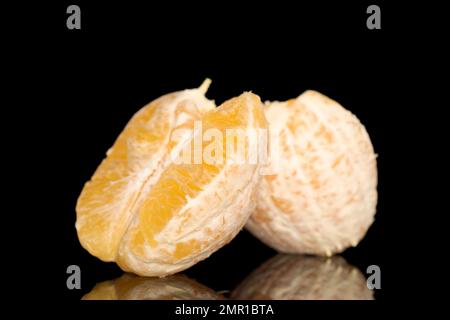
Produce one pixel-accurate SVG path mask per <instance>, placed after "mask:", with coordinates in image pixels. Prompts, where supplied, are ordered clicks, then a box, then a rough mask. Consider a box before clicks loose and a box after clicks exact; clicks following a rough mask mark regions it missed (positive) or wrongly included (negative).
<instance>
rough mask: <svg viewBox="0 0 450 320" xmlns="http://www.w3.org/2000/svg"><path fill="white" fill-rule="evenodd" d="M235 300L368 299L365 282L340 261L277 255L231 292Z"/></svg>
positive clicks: (342, 260)
mask: <svg viewBox="0 0 450 320" xmlns="http://www.w3.org/2000/svg"><path fill="white" fill-rule="evenodd" d="M231 298H232V299H239V300H247V299H249V300H258V299H261V300H272V299H273V300H372V299H373V293H372V291H371V290H369V289H368V288H367V284H366V279H365V278H364V276H363V275H362V273H361V272H360V271H359V270H358V269H357V268H356V267H353V266H351V265H349V264H348V263H347V262H346V261H345V260H344V258H342V257H339V256H335V257H331V258H325V257H314V256H298V255H286V254H278V255H277V256H275V257H274V258H272V259H270V260H269V261H267V262H265V263H264V264H263V265H262V266H260V267H259V268H258V269H256V270H255V271H254V272H252V273H251V274H250V275H249V276H248V277H247V278H246V279H245V280H244V281H243V282H242V283H241V284H240V285H239V286H238V287H237V288H236V289H235V290H234V291H233V292H232V295H231Z"/></svg>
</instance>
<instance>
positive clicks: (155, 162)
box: [76, 83, 266, 276]
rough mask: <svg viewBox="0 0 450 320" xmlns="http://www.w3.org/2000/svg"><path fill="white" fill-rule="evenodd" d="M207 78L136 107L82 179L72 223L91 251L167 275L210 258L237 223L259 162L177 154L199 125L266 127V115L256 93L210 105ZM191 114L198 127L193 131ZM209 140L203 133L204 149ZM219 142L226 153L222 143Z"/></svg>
mask: <svg viewBox="0 0 450 320" xmlns="http://www.w3.org/2000/svg"><path fill="white" fill-rule="evenodd" d="M207 85H208V83H206V84H204V85H202V86H201V87H200V88H199V89H193V90H184V91H180V92H175V93H172V94H168V95H166V96H163V97H161V98H159V99H157V100H155V101H153V102H152V103H150V104H149V105H147V106H145V107H144V108H143V109H141V110H140V111H139V112H138V113H137V114H136V115H135V116H134V117H133V118H132V119H131V120H130V122H129V123H128V125H127V126H126V128H125V129H124V131H123V132H122V133H121V134H120V136H119V137H118V139H117V141H116V142H115V144H114V145H113V147H112V148H111V149H110V150H109V151H108V153H107V157H106V159H104V160H103V162H102V163H101V165H100V166H99V168H98V169H97V171H96V172H95V174H94V176H93V177H92V179H91V181H89V182H88V183H86V185H85V187H84V189H83V190H82V192H81V195H80V197H79V199H78V202H77V223H76V228H77V231H78V237H79V239H80V242H81V244H82V245H83V247H84V248H86V249H87V250H88V251H89V252H90V253H91V254H93V255H94V256H97V257H99V258H100V259H102V260H104V261H116V262H117V263H118V264H119V266H120V267H121V268H122V269H124V270H126V271H131V272H134V273H136V274H139V275H145V276H165V275H168V274H172V273H175V272H178V271H180V270H183V269H186V268H188V267H190V266H191V265H193V264H195V263H196V262H197V261H200V260H202V259H204V258H206V257H208V256H209V255H210V254H212V253H213V252H214V251H216V250H217V249H219V248H220V247H221V246H223V245H224V244H226V243H227V242H229V241H230V240H231V239H232V238H233V237H234V236H235V235H236V233H237V232H238V231H239V230H240V229H241V227H242V226H243V224H244V223H245V221H246V220H247V218H248V216H249V214H250V211H251V210H252V206H253V201H251V197H252V196H253V191H254V189H255V186H256V184H257V182H258V180H259V174H258V169H259V167H260V165H259V164H258V163H245V164H233V163H231V161H223V162H222V163H206V162H204V161H201V162H200V163H197V162H195V161H190V162H188V163H186V161H181V162H179V161H175V160H177V159H178V160H179V159H180V157H181V156H180V157H178V156H177V155H181V153H182V151H183V150H184V149H186V146H190V145H194V144H195V142H192V141H193V140H194V139H195V136H196V135H197V134H203V133H204V132H205V131H207V130H209V129H214V130H218V131H219V132H222V133H223V136H224V137H225V131H226V130H229V129H239V128H240V129H243V130H247V129H257V128H266V120H265V117H264V114H263V111H262V106H261V102H260V100H259V97H257V96H256V95H254V94H251V93H244V94H242V95H241V96H239V97H237V98H233V99H230V100H229V101H227V102H225V103H223V104H222V105H221V106H220V107H218V108H215V106H214V103H213V102H212V101H209V100H208V99H206V98H205V96H204V94H205V91H206V88H207ZM195 121H201V123H202V131H201V132H200V133H198V132H197V133H195V131H194V133H193V131H192V130H193V129H194V128H195ZM180 129H183V130H180ZM190 129H192V130H190ZM180 132H181V134H180ZM175 135H176V136H177V137H175ZM175 138H176V139H175ZM196 141H198V140H196ZM210 143H211V142H209V141H203V140H201V145H202V147H203V149H206V147H207V146H208V145H209V144H210ZM252 143H255V142H253V140H251V139H245V148H246V150H248V152H249V153H250V152H256V151H253V150H256V148H254V147H253V146H252V145H251V144H252ZM256 143H257V142H256ZM220 151H221V152H223V154H224V158H225V160H226V159H227V154H226V148H225V143H223V148H222V149H221V150H220ZM194 152H195V151H194ZM174 155H175V157H174Z"/></svg>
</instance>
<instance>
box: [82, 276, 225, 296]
mask: <svg viewBox="0 0 450 320" xmlns="http://www.w3.org/2000/svg"><path fill="white" fill-rule="evenodd" d="M191 299H192V300H218V299H223V297H222V296H220V295H219V294H217V293H215V292H214V291H213V290H212V289H210V288H208V287H205V286H203V285H201V284H199V283H198V282H196V281H194V280H192V279H189V278H188V277H186V276H185V275H173V276H169V277H165V278H144V277H137V276H134V275H132V274H124V275H123V276H121V277H120V278H117V279H115V280H110V281H105V282H101V283H98V284H97V285H96V286H95V287H94V288H93V289H92V290H91V292H89V293H87V294H85V295H84V296H83V298H82V300H191Z"/></svg>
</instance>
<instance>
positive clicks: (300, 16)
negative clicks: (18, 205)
mask: <svg viewBox="0 0 450 320" xmlns="http://www.w3.org/2000/svg"><path fill="white" fill-rule="evenodd" d="M373 3H376V4H378V5H380V7H381V10H382V29H381V30H368V29H367V28H366V19H367V16H368V15H367V14H366V8H367V6H368V5H369V4H373ZM69 4H78V5H79V6H80V7H81V20H82V22H81V24H82V29H81V30H68V29H67V28H66V18H67V14H66V13H65V11H66V8H67V6H68V5H69ZM44 8H45V16H46V17H47V18H46V19H45V21H44V22H42V21H41V22H42V24H41V28H40V30H35V31H36V38H35V39H34V40H35V41H34V43H33V45H32V48H33V51H34V52H35V53H36V54H35V55H34V56H33V58H32V59H31V61H28V62H27V63H30V65H31V64H32V65H33V66H34V67H35V68H36V71H37V72H36V73H35V74H34V76H33V80H35V79H40V80H37V82H40V81H42V83H41V84H43V86H44V88H42V89H40V90H39V93H38V94H39V95H42V96H44V97H45V99H46V100H45V104H43V105H40V106H38V108H33V109H34V111H33V112H34V113H32V116H31V117H34V116H36V119H37V117H39V119H43V121H45V122H42V125H41V126H40V133H42V134H43V135H42V139H43V141H45V144H44V146H42V145H41V146H39V150H38V151H37V152H41V153H42V154H43V155H42V156H41V158H40V161H41V162H42V163H43V165H44V166H45V168H46V169H45V174H44V175H45V178H44V179H45V181H46V187H45V194H46V197H44V198H43V199H41V201H42V202H41V203H40V205H42V207H45V210H46V215H45V217H44V218H43V220H44V223H45V224H46V226H47V227H49V231H48V232H47V231H45V232H43V234H41V235H40V238H42V239H43V240H44V243H45V244H44V248H45V249H42V250H41V251H45V253H42V254H44V255H45V256H46V257H48V258H46V259H47V260H46V266H48V270H50V273H49V277H48V278H46V281H47V282H48V284H49V283H52V285H53V284H55V286H52V290H51V295H52V296H55V297H56V298H58V299H64V300H79V299H80V298H81V297H82V296H83V295H84V294H85V293H87V292H89V291H90V289H91V288H92V287H93V286H94V285H95V283H97V282H101V281H105V280H109V279H114V278H116V277H119V276H120V275H121V274H122V271H121V270H120V269H119V268H118V267H117V266H116V265H115V264H112V263H110V264H106V263H103V262H101V261H100V260H98V259H96V258H95V257H93V256H91V255H89V254H88V252H86V251H85V250H84V249H83V248H82V247H81V246H80V244H79V242H78V240H77V236H76V231H75V228H74V224H75V217H76V213H75V203H76V200H77V197H78V195H79V193H80V191H81V189H82V187H83V184H84V183H85V182H86V181H87V180H88V179H89V178H90V177H91V175H92V174H93V172H94V170H95V168H96V167H97V165H98V164H99V163H100V161H101V160H102V159H103V157H104V155H105V152H106V150H107V149H108V148H109V147H110V146H111V145H112V143H113V142H114V140H115V139H116V137H117V136H118V134H119V133H120V132H121V130H122V129H123V127H124V126H125V124H126V123H127V121H128V120H129V119H130V117H131V116H132V115H133V114H134V113H135V112H136V111H137V110H138V109H139V108H141V107H142V106H144V105H145V104H146V103H148V102H150V101H151V100H153V99H155V98H157V97H159V96H161V95H163V94H165V93H168V92H172V91H177V90H182V89H185V88H193V87H197V86H198V85H199V84H200V83H201V82H202V81H203V80H204V79H205V78H206V77H209V78H211V79H212V81H213V82H212V85H211V87H210V89H209V91H208V93H207V96H208V97H209V98H212V99H215V101H216V103H217V104H220V103H221V102H223V101H225V100H226V99H228V98H230V97H233V96H236V95H238V94H240V93H242V92H243V91H245V90H251V91H253V92H254V93H256V94H258V95H260V96H261V98H262V100H286V99H289V98H293V97H296V96H298V95H299V94H300V93H302V92H303V91H304V90H306V89H314V90H318V91H320V92H322V93H324V94H326V95H328V96H330V97H332V98H333V99H335V100H337V101H338V102H340V103H341V104H342V105H343V106H345V107H346V108H347V109H349V110H350V111H352V112H353V113H354V114H355V115H356V116H357V117H358V118H359V119H360V120H361V122H362V123H363V124H364V125H365V126H366V128H367V131H368V132H369V134H370V136H371V139H372V142H373V145H374V148H375V151H376V153H377V154H378V169H379V187H378V192H379V201H378V208H377V215H376V221H375V223H374V224H373V226H372V227H371V228H370V230H369V232H368V234H367V236H366V237H365V238H364V240H363V241H362V242H361V243H360V244H359V246H358V247H356V248H352V249H349V250H347V251H346V252H345V253H344V254H343V256H344V257H345V258H346V260H347V261H348V262H349V263H350V264H352V265H355V266H357V267H358V268H359V269H360V270H361V271H362V272H365V269H366V267H367V266H368V265H371V264H376V265H379V266H380V267H381V270H382V289H381V290H379V291H377V292H376V296H375V297H376V299H377V300H378V302H375V303H380V301H384V300H386V299H388V297H391V296H392V295H393V292H392V288H393V281H394V280H395V279H394V276H393V269H394V263H393V260H392V258H393V255H392V253H393V252H394V251H395V250H396V248H397V247H398V246H400V245H401V240H398V239H396V240H395V241H393V237H391V233H390V230H391V229H392V228H393V227H394V224H395V221H398V220H399V219H400V218H401V217H402V215H404V212H402V211H401V210H398V207H399V205H398V204H397V203H396V201H395V199H396V197H397V196H398V190H396V187H397V180H399V179H400V177H399V174H400V173H399V172H397V171H395V170H394V165H393V164H394V163H395V161H396V160H395V155H394V153H395V151H398V145H399V144H398V140H400V139H401V138H400V137H399V136H398V135H396V134H395V130H393V127H394V122H396V121H397V119H398V113H399V112H398V110H397V109H396V106H395V105H394V103H393V100H392V95H393V92H394V91H395V90H397V89H398V82H397V81H398V74H399V73H400V71H401V70H400V68H401V64H400V63H399V62H400V61H401V56H400V54H399V53H398V52H397V50H396V48H398V46H399V44H400V45H401V42H402V39H403V38H402V37H401V35H402V33H403V32H404V30H402V29H401V28H400V27H399V26H398V24H396V23H395V21H396V17H397V15H398V13H399V12H398V10H396V9H395V8H392V7H389V6H388V5H387V4H385V3H384V2H364V1H362V2H352V3H347V2H345V3H344V2H342V3H339V4H336V3H333V2H330V3H328V2H320V3H319V2H314V4H311V3H310V4H303V3H293V2H283V1H277V2H276V3H275V2H274V3H267V4H262V3H255V4H250V3H248V4H245V5H244V4H242V3H232V2H217V3H215V2H214V4H212V3H201V2H195V3H190V4H186V3H185V4H179V3H175V2H165V3H164V5H162V4H158V5H152V4H150V2H149V3H148V4H146V5H144V4H135V3H133V4H131V3H129V2H116V3H114V4H113V3H111V2H103V3H101V2H98V3H97V4H94V3H92V2H87V1H74V2H62V3H58V4H54V5H46V6H45V7H44ZM41 9H42V8H41ZM44 123H45V124H44ZM34 148H36V150H37V149H38V147H37V146H34V145H31V146H30V149H34ZM43 171H44V170H43ZM40 222H42V221H40ZM397 240H398V241H397ZM40 248H43V247H42V246H41V247H40ZM274 254H275V252H274V251H272V250H271V249H269V248H268V247H266V246H264V245H263V244H262V243H260V242H259V241H258V240H256V239H255V238H253V237H252V236H251V235H250V234H249V233H248V232H246V231H242V232H241V233H240V234H239V235H238V236H237V237H236V238H235V239H234V240H233V241H232V242H231V243H230V244H229V245H227V246H226V247H224V248H222V249H221V250H219V251H218V252H216V253H214V254H213V255H212V256H211V257H210V258H209V259H207V260H205V261H203V262H200V263H198V264H197V265H195V266H194V267H192V268H190V269H189V270H187V271H186V272H185V273H186V274H187V275H188V276H190V277H192V278H194V279H197V280H198V281H199V282H200V283H202V284H204V285H206V286H209V287H211V288H212V289H215V290H232V289H233V288H234V287H235V286H236V285H237V284H238V283H239V282H240V281H241V280H243V279H244V278H245V276H246V275H248V274H249V273H250V272H251V271H252V270H254V269H255V268H256V267H258V266H259V265H260V264H261V263H263V262H264V261H266V260H267V259H269V258H270V257H271V256H273V255H274ZM71 264H76V265H79V266H80V267H81V270H82V290H72V291H71V290H68V289H67V288H66V277H67V274H66V268H67V266H68V265H71ZM50 277H51V278H50Z"/></svg>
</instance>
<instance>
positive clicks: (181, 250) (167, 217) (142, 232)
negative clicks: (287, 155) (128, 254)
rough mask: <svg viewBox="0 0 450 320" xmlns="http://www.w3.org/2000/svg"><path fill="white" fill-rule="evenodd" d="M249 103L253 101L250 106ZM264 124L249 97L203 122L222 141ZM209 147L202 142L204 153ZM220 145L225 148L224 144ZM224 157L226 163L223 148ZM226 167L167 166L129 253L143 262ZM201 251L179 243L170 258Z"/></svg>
mask: <svg viewBox="0 0 450 320" xmlns="http://www.w3.org/2000/svg"><path fill="white" fill-rule="evenodd" d="M248 99H251V100H252V101H251V102H250V103H249V101H248ZM255 99H256V100H255ZM265 121H266V120H265V118H264V114H263V112H262V109H261V107H260V105H259V99H258V98H257V97H256V96H254V95H251V94H244V95H242V96H241V97H239V98H234V99H231V100H229V101H227V102H226V103H225V104H223V105H222V106H220V107H219V108H217V109H215V110H212V111H209V112H208V113H206V114H205V115H204V117H203V119H202V123H203V130H204V131H205V130H208V129H210V128H215V129H218V130H220V131H221V132H222V135H223V137H225V136H226V130H230V129H238V128H241V129H246V128H247V127H249V126H252V127H254V128H264V127H266V122H265ZM208 143H209V142H203V149H204V148H205V147H206V146H207V145H208ZM223 145H224V146H225V143H224V144H223ZM246 148H248V141H246ZM223 154H224V158H225V159H227V153H226V149H225V148H224V150H223ZM226 163H227V161H226V160H225V161H224V163H223V164H217V165H211V164H207V163H202V164H180V165H175V164H172V165H170V166H169V167H168V168H167V169H166V170H165V171H164V172H163V174H162V175H161V178H160V179H159V181H158V182H157V183H156V184H155V185H154V186H153V188H152V190H151V191H150V193H149V194H148V195H147V196H146V200H145V201H144V202H143V204H142V205H141V206H140V208H139V210H138V212H137V214H138V217H137V219H138V223H137V226H136V228H135V229H134V230H132V231H131V241H130V250H131V251H132V252H133V254H134V255H136V256H137V257H140V258H142V259H145V256H146V253H145V252H146V250H148V248H149V247H155V246H157V245H158V241H157V240H156V236H157V235H158V234H159V233H160V232H161V231H162V230H163V229H164V228H165V227H166V225H167V224H168V223H169V222H170V221H171V219H173V218H174V217H175V216H177V214H178V213H179V212H180V211H181V210H182V209H183V208H184V206H186V205H187V204H188V202H189V201H190V200H191V199H195V198H196V197H197V196H198V195H199V194H200V193H201V192H202V191H203V190H204V189H205V188H207V187H208V185H209V184H211V182H212V181H213V180H214V179H215V178H216V177H217V176H218V175H220V174H221V172H222V170H223V169H224V167H225V165H226ZM218 192H220V191H219V190H218ZM202 248H203V246H202V245H201V243H199V242H198V241H187V242H186V243H178V244H176V248H175V251H174V252H173V258H174V260H175V261H177V260H179V259H182V258H184V257H185V256H188V255H191V254H194V253H196V252H197V253H198V252H199V251H200V250H201V249H202Z"/></svg>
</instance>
